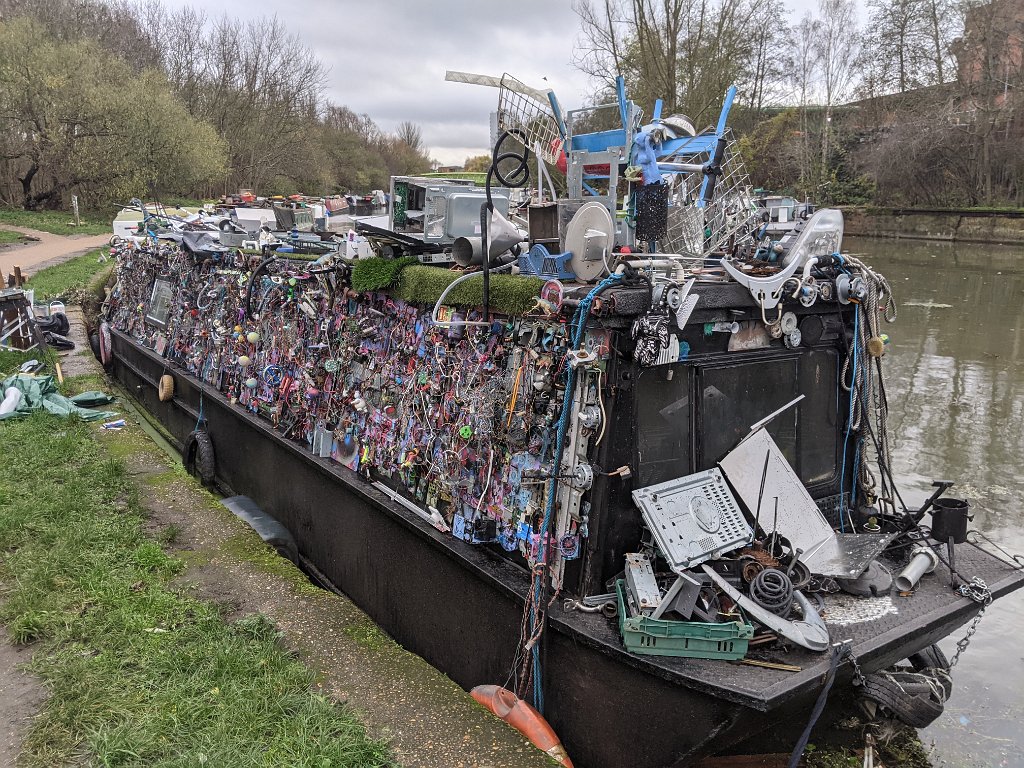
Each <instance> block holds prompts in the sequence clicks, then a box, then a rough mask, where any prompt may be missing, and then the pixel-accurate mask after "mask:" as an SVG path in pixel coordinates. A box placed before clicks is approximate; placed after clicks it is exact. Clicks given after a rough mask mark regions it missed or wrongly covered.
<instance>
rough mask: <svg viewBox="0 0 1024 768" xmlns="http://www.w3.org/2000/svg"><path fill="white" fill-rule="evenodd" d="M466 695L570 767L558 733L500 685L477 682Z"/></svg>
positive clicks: (539, 714) (529, 707)
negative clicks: (478, 683) (479, 683)
mask: <svg viewBox="0 0 1024 768" xmlns="http://www.w3.org/2000/svg"><path fill="white" fill-rule="evenodd" d="M469 695H470V696H472V697H473V698H474V699H476V700H477V702H478V703H480V704H482V705H483V706H485V707H487V709H489V710H491V712H493V713H494V714H496V715H497V716H498V717H500V718H501V719H502V720H504V721H505V722H506V723H508V724H509V725H511V726H512V727H513V728H515V729H516V730H517V731H519V732H520V733H521V734H523V736H525V737H526V738H528V739H529V740H530V742H531V743H532V744H533V745H534V746H535V747H537V749H540V750H542V751H543V752H544V753H545V754H547V755H548V756H549V757H551V758H552V759H554V760H557V761H558V762H559V763H561V764H562V765H564V766H565V768H573V765H572V760H570V759H569V755H568V754H566V752H565V747H563V746H562V742H561V741H560V740H559V738H558V734H556V733H555V731H554V729H553V728H552V727H551V726H550V725H548V721H547V720H545V719H544V716H543V715H542V714H541V713H540V712H538V711H537V710H536V709H534V708H533V707H531V706H530V705H529V704H527V703H526V702H525V701H523V700H522V699H520V698H519V697H518V696H516V695H515V694H514V693H512V691H509V690H507V689H505V688H502V687H501V686H500V685H478V686H477V687H476V688H474V689H473V690H472V691H470V692H469Z"/></svg>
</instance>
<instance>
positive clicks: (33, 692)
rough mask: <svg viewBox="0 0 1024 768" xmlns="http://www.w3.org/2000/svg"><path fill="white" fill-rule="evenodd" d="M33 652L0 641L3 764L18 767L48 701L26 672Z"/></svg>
mask: <svg viewBox="0 0 1024 768" xmlns="http://www.w3.org/2000/svg"><path fill="white" fill-rule="evenodd" d="M31 656H32V652H31V651H29V650H25V649H21V648H15V647H14V646H12V645H10V643H8V642H7V640H6V637H5V638H3V639H2V640H0V765H2V766H10V765H14V763H15V760H16V759H17V757H18V753H19V752H20V751H21V744H22V741H23V740H24V737H25V732H26V731H27V730H28V723H29V720H30V719H31V718H32V716H33V715H35V713H36V712H37V711H38V710H39V707H40V706H41V705H42V703H43V701H45V700H46V692H45V690H44V689H43V686H42V685H41V684H40V682H39V681H38V680H37V679H36V678H34V677H32V676H31V675H29V674H27V673H25V672H22V671H21V670H20V669H19V667H20V666H22V665H23V664H27V663H28V662H29V660H30V659H31Z"/></svg>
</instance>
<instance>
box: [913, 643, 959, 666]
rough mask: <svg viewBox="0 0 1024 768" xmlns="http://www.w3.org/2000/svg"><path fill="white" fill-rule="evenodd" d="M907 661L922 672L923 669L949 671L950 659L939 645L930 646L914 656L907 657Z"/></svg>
mask: <svg viewBox="0 0 1024 768" xmlns="http://www.w3.org/2000/svg"><path fill="white" fill-rule="evenodd" d="M907 661H909V662H910V666H912V667H913V668H914V669H915V670H917V671H918V672H920V671H921V670H922V669H942V670H945V671H947V672H948V671H949V659H947V658H946V654H944V653H943V652H942V649H941V648H939V646H937V645H929V646H928V647H927V648H924V649H922V650H920V651H918V652H917V653H915V654H913V655H912V656H908V657H907Z"/></svg>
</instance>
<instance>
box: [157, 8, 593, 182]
mask: <svg viewBox="0 0 1024 768" xmlns="http://www.w3.org/2000/svg"><path fill="white" fill-rule="evenodd" d="M165 2H166V3H167V4H168V5H169V6H171V7H179V6H182V5H189V4H191V3H188V2H185V0H165ZM202 8H203V9H204V10H206V12H207V13H208V14H210V15H220V14H221V13H227V14H228V15H231V16H237V17H241V18H257V17H260V16H272V15H275V14H277V15H278V16H279V17H280V18H281V19H282V20H283V21H284V22H285V23H286V24H287V25H288V28H289V29H290V30H291V31H293V32H295V33H296V34H297V35H299V36H300V37H301V38H302V40H303V41H304V42H305V43H306V44H307V45H309V46H310V47H311V48H312V49H313V50H314V51H315V52H316V54H317V55H318V56H319V57H320V58H321V60H322V61H323V62H324V63H325V64H326V65H327V66H328V67H329V68H330V75H329V82H328V86H327V89H326V94H327V96H328V97H329V98H331V99H332V100H333V101H335V102H337V103H339V104H344V105H345V106H347V107H349V108H350V109H352V110H354V111H356V112H359V113H365V114H367V115H369V116H370V117H371V118H372V119H373V120H374V121H375V122H377V124H378V125H380V126H381V128H383V129H384V130H393V129H394V128H395V126H396V125H397V124H398V123H399V122H401V121H403V120H411V121H413V122H414V123H417V124H419V125H420V126H421V128H422V130H423V137H424V140H425V142H426V144H427V145H428V146H429V147H430V148H431V149H432V150H433V155H434V156H435V157H437V159H439V160H441V161H442V162H446V163H452V162H461V161H462V160H463V159H464V158H465V157H466V156H467V155H470V154H481V153H483V152H486V151H487V144H488V141H489V137H488V115H489V114H490V112H492V111H493V110H494V109H495V107H496V105H497V91H496V90H495V89H490V88H482V87H479V86H470V85H461V84H456V83H448V82H445V80H444V73H445V70H446V69H453V70H464V71H470V72H480V73H483V74H491V75H501V74H502V73H504V72H508V73H510V74H512V75H514V76H516V77H518V78H519V79H520V80H522V81H523V82H526V83H528V84H530V85H533V86H535V87H549V88H553V89H554V90H555V93H556V94H557V95H558V97H559V99H560V100H561V101H562V106H563V108H566V109H570V108H574V107H577V106H579V105H580V104H581V103H582V101H583V99H584V97H585V95H586V93H587V90H588V83H587V80H586V78H585V77H584V76H583V75H582V74H581V73H579V72H578V71H576V70H575V69H574V68H573V67H572V65H571V63H570V62H571V59H572V46H573V45H574V43H575V40H576V37H577V35H578V32H579V27H578V22H577V19H576V15H575V13H573V11H572V7H571V3H570V2H569V0H520V2H517V3H515V4H512V5H509V4H498V3H494V2H482V1H481V0H476V1H475V2H474V1H473V0H447V1H444V0H441V1H439V2H433V3H424V2H420V1H417V2H410V0H401V1H400V2H390V3H389V2H368V1H367V0H363V1H362V2H351V1H350V0H343V1H342V2H331V1H330V0H307V2H305V3H303V4H302V5H300V6H295V5H291V6H282V5H281V4H280V3H278V2H271V1H270V0H204V2H203V3H202ZM298 8H301V9H302V10H301V12H297V11H296V9H298ZM543 77H547V81H546V82H545V81H544V80H542V79H541V78H543ZM453 153H454V154H453Z"/></svg>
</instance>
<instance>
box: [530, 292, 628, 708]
mask: <svg viewBox="0 0 1024 768" xmlns="http://www.w3.org/2000/svg"><path fill="white" fill-rule="evenodd" d="M621 279H622V275H619V274H612V275H609V276H608V277H606V278H605V279H604V280H602V281H601V282H600V283H598V284H597V285H596V286H595V287H594V288H593V289H592V290H591V291H590V293H588V294H587V295H586V297H585V298H584V299H583V300H582V301H581V302H580V303H579V306H577V307H576V314H575V315H573V319H572V333H571V341H572V351H574V352H575V351H576V350H578V349H579V348H580V344H581V343H582V341H583V334H584V332H585V331H586V327H587V317H589V316H590V307H591V305H592V304H593V302H594V299H595V298H596V297H597V295H598V294H600V293H601V291H603V290H605V289H606V288H608V287H610V286H612V285H615V284H616V283H618V282H619V281H620V280H621ZM575 388H576V368H574V367H573V366H571V365H570V366H568V371H567V372H566V381H565V398H564V399H563V401H562V412H561V414H560V415H559V417H558V432H557V433H556V437H555V456H554V460H553V464H552V471H553V474H554V476H555V477H554V481H553V482H552V483H551V489H550V490H549V491H548V501H547V505H546V507H545V509H544V522H543V523H542V525H541V529H540V535H541V541H540V552H539V557H538V558H537V562H538V563H539V564H545V563H547V559H548V546H547V533H548V528H549V527H550V525H551V518H552V517H553V516H554V512H555V499H556V497H557V495H558V493H557V491H558V469H559V467H560V466H561V464H562V452H563V451H564V449H565V433H566V432H567V431H568V427H569V415H570V414H571V413H572V401H573V396H574V393H575ZM543 591H544V572H543V569H538V570H537V572H536V573H535V575H534V580H533V600H534V605H538V604H539V603H540V601H541V595H542V594H543ZM535 617H536V614H535V613H534V612H532V611H531V612H530V636H531V637H532V636H533V634H534V632H535V630H536V628H537V627H536V618H535ZM532 654H533V707H534V709H536V710H537V711H538V712H540V713H541V714H543V713H544V687H543V684H542V682H541V666H540V644H539V643H535V644H534V646H533V649H532Z"/></svg>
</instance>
